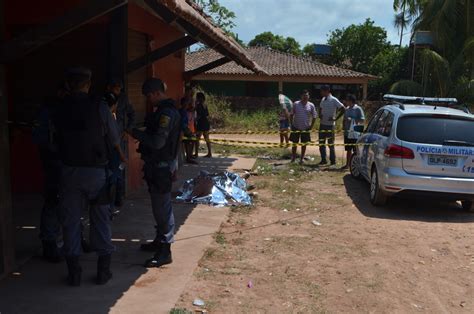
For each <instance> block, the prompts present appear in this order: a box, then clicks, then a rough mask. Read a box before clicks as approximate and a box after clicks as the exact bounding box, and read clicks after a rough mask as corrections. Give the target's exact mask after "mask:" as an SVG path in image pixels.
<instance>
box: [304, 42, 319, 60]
mask: <svg viewBox="0 0 474 314" xmlns="http://www.w3.org/2000/svg"><path fill="white" fill-rule="evenodd" d="M315 46H316V44H307V45H306V46H304V47H303V50H302V51H301V52H302V54H303V56H305V57H310V58H315V57H316V52H315V51H314V49H315Z"/></svg>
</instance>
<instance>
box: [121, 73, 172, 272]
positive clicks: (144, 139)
mask: <svg viewBox="0 0 474 314" xmlns="http://www.w3.org/2000/svg"><path fill="white" fill-rule="evenodd" d="M142 92H143V95H145V96H146V97H147V101H148V102H149V103H150V104H152V105H153V106H155V107H156V110H155V112H153V113H150V114H148V116H147V118H146V121H145V130H144V131H141V130H138V129H133V130H131V132H130V134H131V136H132V137H133V138H135V139H137V140H138V141H139V142H140V146H139V152H140V153H141V155H142V159H143V160H144V161H145V165H144V167H143V172H144V175H145V180H146V182H147V185H148V189H149V192H150V196H151V203H152V208H153V215H154V217H155V221H156V237H155V240H154V241H153V242H151V243H148V244H144V245H142V246H141V249H142V250H145V251H154V252H155V255H154V256H153V258H151V259H149V260H147V261H146V262H145V267H160V266H162V265H166V264H170V263H171V262H172V258H171V243H173V242H174V227H175V224H174V215H173V209H172V207H171V185H172V171H173V168H174V166H175V159H176V157H177V153H178V145H179V138H180V133H181V116H180V114H179V112H178V110H177V109H176V107H175V102H174V101H173V100H172V99H170V98H169V97H167V96H166V84H165V83H164V82H163V81H161V80H160V79H158V78H151V79H148V80H147V81H145V83H144V84H143V87H142Z"/></svg>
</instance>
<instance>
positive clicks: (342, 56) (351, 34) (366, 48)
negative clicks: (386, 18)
mask: <svg viewBox="0 0 474 314" xmlns="http://www.w3.org/2000/svg"><path fill="white" fill-rule="evenodd" d="M328 43H329V45H331V46H332V55H331V58H330V63H331V64H333V65H336V66H339V67H344V68H349V69H352V70H355V71H359V72H364V73H369V70H370V66H371V63H372V60H373V59H374V58H375V57H376V56H377V55H378V54H379V53H380V52H382V51H384V50H385V49H387V48H388V47H389V46H390V43H389V42H388V41H387V32H386V31H385V29H384V28H382V27H379V26H375V25H374V21H372V20H371V19H367V20H366V21H365V22H364V23H363V24H359V25H354V24H352V25H350V26H349V27H347V28H342V29H336V30H334V31H332V32H331V34H330V35H329V40H328Z"/></svg>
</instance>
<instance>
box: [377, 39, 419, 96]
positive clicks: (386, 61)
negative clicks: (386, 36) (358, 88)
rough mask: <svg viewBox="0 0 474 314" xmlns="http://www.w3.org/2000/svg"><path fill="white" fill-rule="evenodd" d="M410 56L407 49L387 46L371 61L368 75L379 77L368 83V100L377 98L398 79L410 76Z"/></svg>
mask: <svg viewBox="0 0 474 314" xmlns="http://www.w3.org/2000/svg"><path fill="white" fill-rule="evenodd" d="M409 64H410V55H409V49H408V48H407V47H402V48H399V47H396V46H389V47H387V48H386V49H384V50H383V51H381V52H380V53H379V54H378V55H377V56H376V57H375V58H374V59H373V60H372V63H371V65H370V68H369V73H370V74H373V75H376V76H378V77H379V79H378V80H374V81H371V82H369V98H379V96H380V95H383V94H385V93H386V92H387V91H388V90H389V89H390V88H391V86H392V85H393V83H394V82H396V81H398V80H400V78H404V77H409V75H410V67H409Z"/></svg>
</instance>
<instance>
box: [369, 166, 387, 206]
mask: <svg viewBox="0 0 474 314" xmlns="http://www.w3.org/2000/svg"><path fill="white" fill-rule="evenodd" d="M370 202H371V203H372V205H375V206H383V205H385V204H387V196H386V195H385V193H384V192H383V191H382V189H381V188H380V184H379V175H378V173H377V168H375V167H374V168H373V169H372V175H371V177H370Z"/></svg>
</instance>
